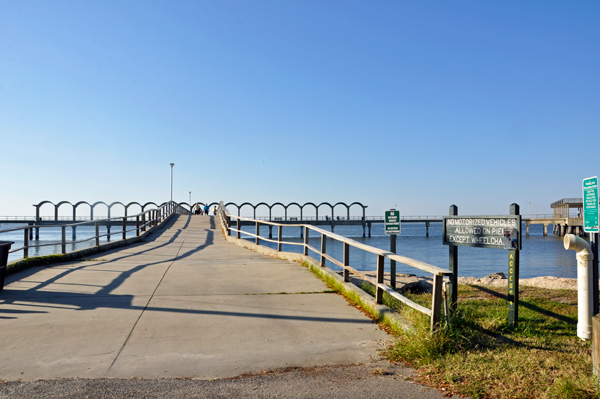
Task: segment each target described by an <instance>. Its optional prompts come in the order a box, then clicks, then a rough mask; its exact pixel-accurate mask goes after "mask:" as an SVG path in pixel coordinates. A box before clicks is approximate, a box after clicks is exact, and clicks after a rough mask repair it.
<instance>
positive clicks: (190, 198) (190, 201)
mask: <svg viewBox="0 0 600 399" xmlns="http://www.w3.org/2000/svg"><path fill="white" fill-rule="evenodd" d="M190 209H192V192H191V191H190Z"/></svg>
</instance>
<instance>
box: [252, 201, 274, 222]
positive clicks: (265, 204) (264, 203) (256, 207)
mask: <svg viewBox="0 0 600 399" xmlns="http://www.w3.org/2000/svg"><path fill="white" fill-rule="evenodd" d="M261 205H264V206H266V207H267V209H268V210H269V220H271V207H270V206H269V204H267V203H266V202H259V203H258V204H256V205H254V219H256V209H258V207H259V206H261Z"/></svg>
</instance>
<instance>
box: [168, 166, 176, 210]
mask: <svg viewBox="0 0 600 399" xmlns="http://www.w3.org/2000/svg"><path fill="white" fill-rule="evenodd" d="M169 165H171V202H173V166H175V164H174V163H172V162H171V163H170V164H169Z"/></svg>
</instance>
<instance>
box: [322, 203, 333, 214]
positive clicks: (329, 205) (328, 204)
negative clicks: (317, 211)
mask: <svg viewBox="0 0 600 399" xmlns="http://www.w3.org/2000/svg"><path fill="white" fill-rule="evenodd" d="M323 205H327V206H328V207H330V208H331V211H332V212H333V205H331V204H330V203H329V202H321V203H320V204H319V208H320V207H322V206H323Z"/></svg>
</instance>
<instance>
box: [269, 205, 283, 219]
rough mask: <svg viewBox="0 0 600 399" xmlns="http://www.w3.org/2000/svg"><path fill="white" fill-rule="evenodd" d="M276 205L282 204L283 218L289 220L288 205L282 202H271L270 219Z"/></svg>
mask: <svg viewBox="0 0 600 399" xmlns="http://www.w3.org/2000/svg"><path fill="white" fill-rule="evenodd" d="M276 205H281V207H282V208H283V215H284V219H283V220H287V206H286V205H284V204H282V203H281V202H275V203H274V204H271V206H270V207H269V219H271V216H272V214H273V208H275V206H276Z"/></svg>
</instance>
